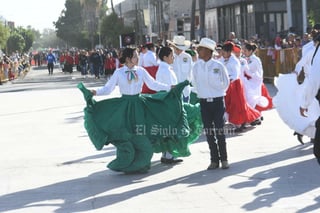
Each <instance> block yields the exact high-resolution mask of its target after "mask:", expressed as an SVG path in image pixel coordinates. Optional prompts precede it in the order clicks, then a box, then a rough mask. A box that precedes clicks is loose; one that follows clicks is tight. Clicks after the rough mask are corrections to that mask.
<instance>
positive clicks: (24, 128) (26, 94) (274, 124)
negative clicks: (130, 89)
mask: <svg viewBox="0 0 320 213" xmlns="http://www.w3.org/2000/svg"><path fill="white" fill-rule="evenodd" d="M80 81H83V82H84V84H85V85H86V86H88V87H91V88H95V87H98V86H101V85H103V84H104V83H105V81H106V79H99V80H95V79H94V78H92V77H88V78H86V79H83V78H82V77H81V75H80V74H79V73H78V72H74V73H72V74H64V73H62V72H61V71H59V70H58V69H56V70H55V71H54V75H53V76H49V75H48V73H47V71H46V69H45V67H44V68H43V69H37V70H32V71H30V72H29V73H28V74H27V76H26V77H25V78H24V79H17V80H15V81H13V82H8V83H6V84H3V85H1V86H0V101H1V102H0V103H1V104H0V136H1V137H0V145H1V155H0V171H1V172H0V183H1V184H0V212H8V213H9V212H10V213H20V212H23V213H24V212H28V213H29V212H32V213H37V212H39V213H47V212H56V213H70V212H94V213H96V212H108V213H127V212H133V213H135V212H155V213H160V212H161V213H162V212H169V213H170V212H174V213H177V212H179V213H189V212H192V213H194V212H197V213H212V212H219V213H229V212H230V213H234V212H263V213H264V212H272V213H275V212H277V213H304V212H319V211H320V179H319V177H320V167H319V165H318V164H317V162H316V161H315V159H314V157H313V154H312V144H311V143H310V142H308V139H307V138H304V140H305V142H306V143H305V145H300V143H298V142H297V141H296V138H295V137H293V135H292V133H293V131H292V130H290V129H289V128H288V127H287V126H286V125H285V124H284V123H283V122H282V121H281V120H280V118H279V116H278V115H277V112H276V110H275V109H272V110H269V111H266V112H264V113H263V116H264V121H263V123H262V125H260V126H256V127H252V128H248V129H246V131H245V132H243V133H239V134H232V135H228V137H227V147H228V154H229V163H230V168H229V169H227V170H222V169H217V170H211V171H207V170H206V168H207V166H208V164H209V150H208V145H207V143H206V141H205V138H204V136H203V135H202V136H201V137H200V138H199V140H198V141H197V142H196V143H194V144H192V145H191V147H190V148H191V152H192V155H191V156H189V157H187V158H184V161H183V163H181V164H179V165H175V166H168V165H163V164H161V163H160V161H159V160H160V154H154V156H153V158H152V167H151V170H150V171H149V172H148V173H147V174H137V175H124V174H122V173H117V172H113V171H110V170H109V169H107V168H106V165H107V164H108V162H110V161H111V160H113V159H114V158H115V152H116V150H115V149H114V147H112V146H106V147H105V148H104V149H103V150H101V151H96V150H95V149H94V146H93V145H92V144H91V142H90V140H89V138H88V135H87V133H86V131H85V129H84V127H83V108H84V107H85V102H84V100H83V97H82V94H81V93H80V91H79V90H78V89H77V88H76V85H77V83H78V82H80ZM267 87H268V89H269V91H270V93H271V94H272V95H274V94H275V93H276V90H275V88H274V87H273V86H272V85H271V84H268V85H267ZM118 95H119V91H118V90H115V91H114V92H113V93H112V94H111V95H109V96H105V97H101V99H103V98H112V97H116V96H118Z"/></svg>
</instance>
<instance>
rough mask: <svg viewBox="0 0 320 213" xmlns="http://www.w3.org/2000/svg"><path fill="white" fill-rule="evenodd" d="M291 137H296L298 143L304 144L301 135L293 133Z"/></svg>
mask: <svg viewBox="0 0 320 213" xmlns="http://www.w3.org/2000/svg"><path fill="white" fill-rule="evenodd" d="M293 135H296V136H297V139H298V141H299V142H300V143H301V144H304V142H303V140H302V137H303V135H301V134H299V133H297V132H294V133H293Z"/></svg>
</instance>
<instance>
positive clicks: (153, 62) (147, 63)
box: [142, 50, 158, 67]
mask: <svg viewBox="0 0 320 213" xmlns="http://www.w3.org/2000/svg"><path fill="white" fill-rule="evenodd" d="M142 57H143V60H142V66H143V67H152V66H158V62H157V57H156V54H155V53H154V52H152V51H151V50H148V51H147V52H146V53H144V54H143V56H142Z"/></svg>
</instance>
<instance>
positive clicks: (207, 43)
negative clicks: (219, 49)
mask: <svg viewBox="0 0 320 213" xmlns="http://www.w3.org/2000/svg"><path fill="white" fill-rule="evenodd" d="M198 47H205V48H208V49H210V50H212V51H215V48H216V42H215V41H214V40H211V39H209V38H202V39H201V40H200V43H199V44H198Z"/></svg>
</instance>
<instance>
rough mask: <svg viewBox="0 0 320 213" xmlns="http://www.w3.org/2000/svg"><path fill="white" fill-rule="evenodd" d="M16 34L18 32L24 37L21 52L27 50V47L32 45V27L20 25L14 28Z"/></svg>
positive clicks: (33, 36) (33, 35)
mask: <svg viewBox="0 0 320 213" xmlns="http://www.w3.org/2000/svg"><path fill="white" fill-rule="evenodd" d="M16 31H17V33H18V34H20V35H21V36H22V37H23V39H24V43H25V45H24V48H23V50H22V51H23V52H28V51H29V49H30V48H31V47H32V44H33V41H34V39H35V34H34V33H33V31H32V29H30V28H29V29H25V28H22V27H18V28H16Z"/></svg>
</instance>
